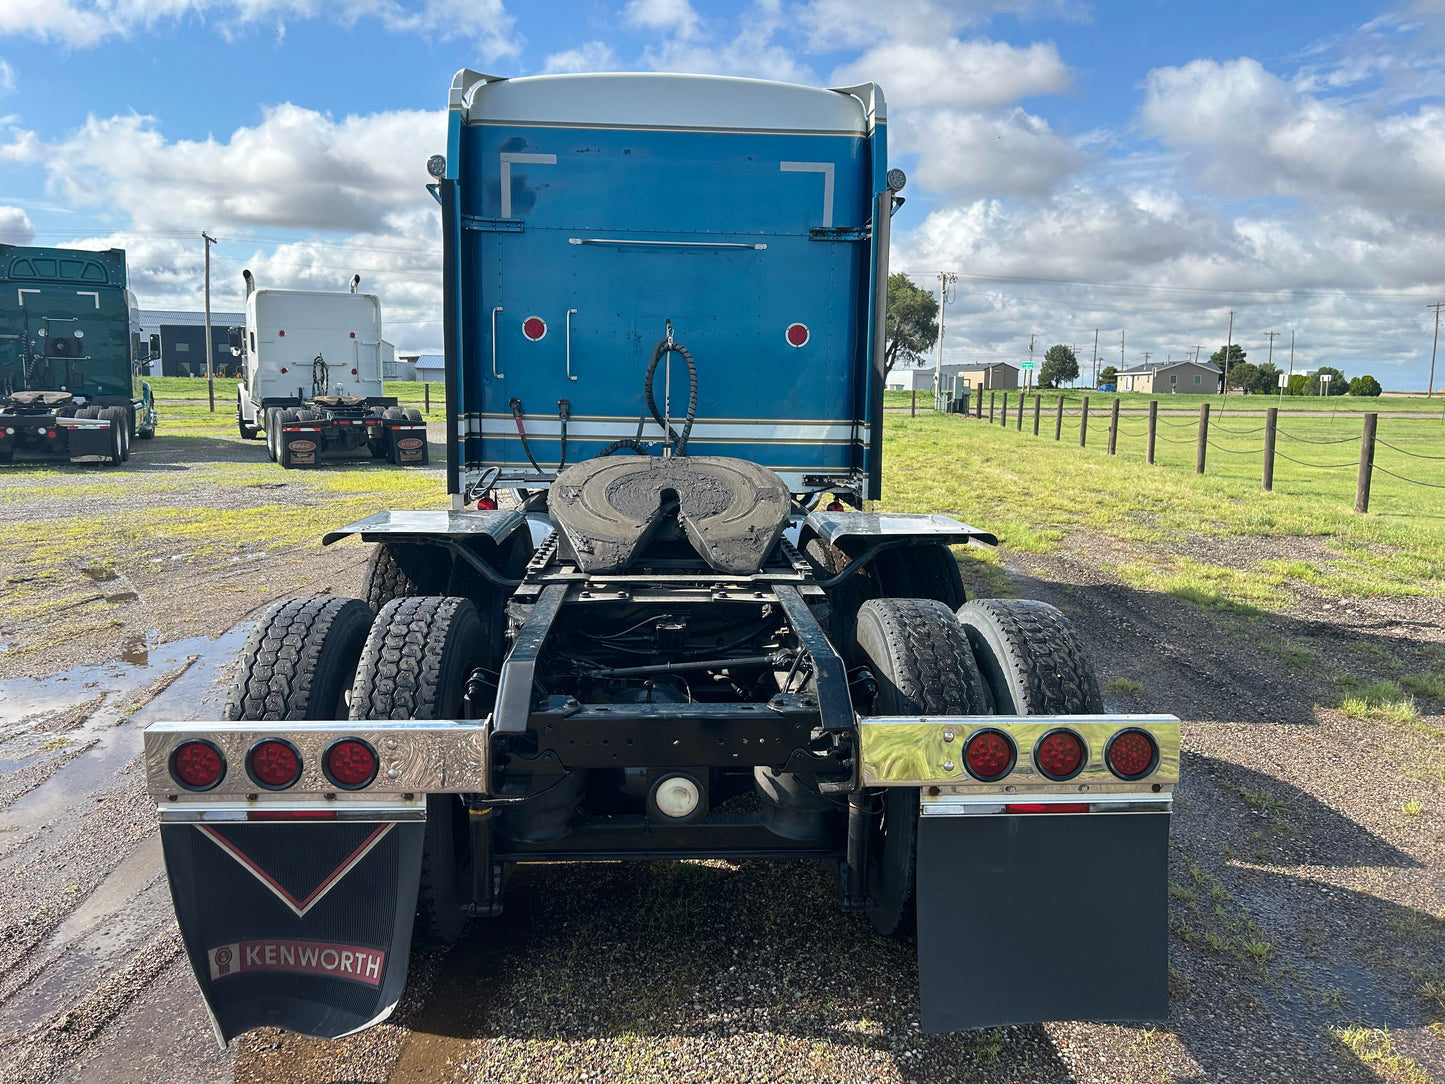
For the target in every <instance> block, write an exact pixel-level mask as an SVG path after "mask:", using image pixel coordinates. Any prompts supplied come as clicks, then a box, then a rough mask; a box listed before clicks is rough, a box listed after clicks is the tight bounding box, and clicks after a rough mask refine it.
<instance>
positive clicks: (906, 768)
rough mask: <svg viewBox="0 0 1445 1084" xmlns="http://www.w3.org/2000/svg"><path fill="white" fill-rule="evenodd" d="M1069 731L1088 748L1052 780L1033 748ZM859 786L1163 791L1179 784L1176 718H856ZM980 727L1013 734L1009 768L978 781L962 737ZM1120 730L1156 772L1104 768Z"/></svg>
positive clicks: (1003, 790)
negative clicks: (1075, 767) (1135, 733)
mask: <svg viewBox="0 0 1445 1084" xmlns="http://www.w3.org/2000/svg"><path fill="white" fill-rule="evenodd" d="M1059 729H1065V730H1072V731H1073V732H1074V733H1075V734H1077V735H1078V736H1079V737H1080V738H1081V739H1083V742H1084V745H1085V747H1086V749H1087V754H1086V757H1085V760H1084V766H1083V767H1082V768H1081V769H1080V770H1079V772H1078V773H1077V774H1076V775H1075V776H1073V777H1072V778H1070V779H1068V780H1066V781H1064V782H1054V781H1053V780H1051V779H1049V778H1048V777H1047V776H1045V775H1043V774H1042V773H1041V772H1040V771H1039V770H1038V768H1037V767H1036V765H1035V763H1034V747H1035V746H1036V745H1037V744H1038V742H1039V741H1040V740H1042V739H1043V738H1044V737H1045V736H1046V735H1048V734H1049V733H1050V732H1052V731H1055V730H1059ZM858 730H859V739H858V741H859V746H860V754H861V755H860V759H861V761H862V783H863V786H865V787H927V786H938V787H949V788H957V791H958V792H966V793H969V794H998V795H1005V796H1007V795H1024V794H1060V795H1062V794H1073V795H1091V794H1093V793H1095V792H1103V791H1107V792H1108V793H1110V794H1165V793H1169V792H1171V791H1172V790H1173V788H1174V784H1176V783H1177V782H1179V720H1178V719H1177V718H1176V717H1175V716H1173V715H954V716H939V715H929V716H906V715H905V716H863V717H861V718H860V719H859V723H858ZM980 730H998V731H1002V732H1003V733H1005V734H1007V735H1008V736H1009V737H1010V738H1012V739H1013V742H1014V744H1015V745H1016V746H1017V749H1018V755H1017V758H1016V760H1015V763H1014V766H1013V770H1012V771H1010V772H1009V773H1008V774H1007V775H1004V776H1003V777H1002V778H1000V779H997V780H995V781H993V782H988V783H985V782H981V781H979V780H977V779H975V778H973V776H971V775H970V774H969V773H968V771H967V769H966V768H965V766H964V749H965V747H966V746H967V744H968V740H969V738H970V737H972V736H973V735H974V734H975V733H976V732H978V731H980ZM1124 730H1142V731H1144V732H1145V733H1147V734H1148V735H1149V736H1150V737H1152V738H1153V739H1154V742H1155V744H1156V745H1157V746H1158V748H1159V757H1158V761H1157V763H1156V764H1155V767H1154V770H1153V771H1151V772H1150V773H1149V774H1148V775H1146V776H1144V777H1143V778H1141V779H1137V780H1134V781H1125V780H1123V779H1120V778H1119V777H1118V776H1116V775H1115V774H1114V773H1113V772H1111V771H1110V770H1109V767H1108V765H1107V764H1106V763H1105V761H1104V749H1105V747H1106V746H1107V745H1108V743H1109V740H1110V739H1111V738H1112V737H1114V735H1116V734H1118V733H1119V732H1120V731H1124Z"/></svg>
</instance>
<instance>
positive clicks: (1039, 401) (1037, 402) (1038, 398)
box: [1034, 395, 1044, 436]
mask: <svg viewBox="0 0 1445 1084" xmlns="http://www.w3.org/2000/svg"><path fill="white" fill-rule="evenodd" d="M1043 405H1044V397H1043V396H1042V395H1035V396H1034V436H1038V435H1039V412H1040V411H1041V410H1042V409H1043Z"/></svg>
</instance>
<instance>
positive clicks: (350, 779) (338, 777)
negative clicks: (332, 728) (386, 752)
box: [322, 738, 379, 790]
mask: <svg viewBox="0 0 1445 1084" xmlns="http://www.w3.org/2000/svg"><path fill="white" fill-rule="evenodd" d="M378 766H379V763H378V761H377V758H376V750H375V749H373V748H372V747H371V746H370V745H368V744H367V743H366V742H364V741H362V740H361V739H360V738H342V739H341V740H340V741H335V742H332V743H331V746H330V747H329V748H328V749H327V750H326V756H325V757H324V758H323V763H322V767H323V769H324V770H325V772H326V778H327V779H329V780H331V782H332V783H334V784H335V785H336V786H338V787H340V788H341V789H342V790H360V789H361V788H362V787H365V786H369V785H370V783H371V781H372V780H373V779H375V778H376V769H377V768H378Z"/></svg>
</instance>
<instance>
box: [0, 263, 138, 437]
mask: <svg viewBox="0 0 1445 1084" xmlns="http://www.w3.org/2000/svg"><path fill="white" fill-rule="evenodd" d="M150 354H151V351H150V344H149V342H148V341H147V340H143V339H142V338H141V335H140V314H139V312H138V311H137V309H136V304H135V299H134V298H133V297H132V296H131V293H130V290H129V289H127V287H126V268H125V253H124V252H123V251H122V250H120V249H116V248H113V249H108V250H106V251H104V252H90V251H85V250H79V249H63V248H35V247H23V246H19V245H0V463H9V462H10V461H11V460H12V459H14V457H15V453H16V452H20V453H22V454H31V455H40V456H46V457H52V458H64V459H69V460H70V461H71V462H73V463H109V464H117V463H121V462H123V461H124V460H126V459H128V458H129V457H130V445H131V439H132V438H133V437H142V438H148V437H153V436H155V431H156V409H155V402H154V400H153V398H152V396H151V388H150V383H149V382H148V381H145V380H142V379H141V373H140V366H141V364H142V363H143V362H145V361H147V360H148V359H149V358H150Z"/></svg>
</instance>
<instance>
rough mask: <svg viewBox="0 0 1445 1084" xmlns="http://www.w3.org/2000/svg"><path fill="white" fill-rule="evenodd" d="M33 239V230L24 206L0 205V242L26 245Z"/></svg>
mask: <svg viewBox="0 0 1445 1084" xmlns="http://www.w3.org/2000/svg"><path fill="white" fill-rule="evenodd" d="M34 240H35V230H34V228H32V227H31V225H30V216H29V215H27V214H26V213H25V210H24V208H22V207H5V206H0V243H3V244H7V245H28V244H30V242H31V241H34Z"/></svg>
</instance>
